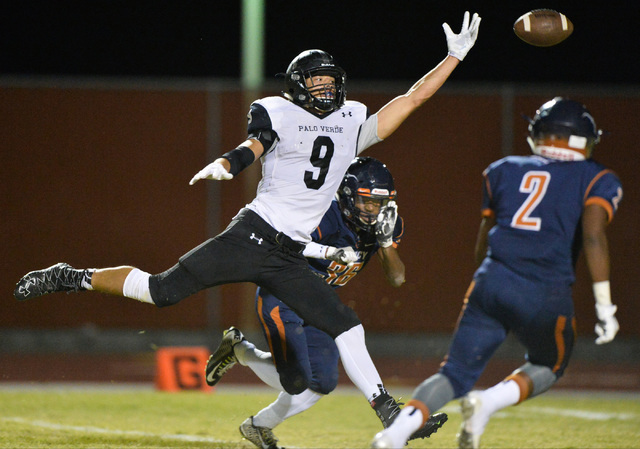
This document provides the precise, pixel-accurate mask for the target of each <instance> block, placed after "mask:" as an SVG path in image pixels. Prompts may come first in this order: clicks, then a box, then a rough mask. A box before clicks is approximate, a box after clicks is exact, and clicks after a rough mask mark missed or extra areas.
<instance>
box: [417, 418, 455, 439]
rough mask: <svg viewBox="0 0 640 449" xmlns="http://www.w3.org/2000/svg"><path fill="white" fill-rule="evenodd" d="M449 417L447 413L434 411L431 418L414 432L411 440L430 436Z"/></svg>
mask: <svg viewBox="0 0 640 449" xmlns="http://www.w3.org/2000/svg"><path fill="white" fill-rule="evenodd" d="M448 419H449V417H448V416H447V414H446V413H434V414H433V415H431V416H429V419H427V422H426V423H424V426H422V427H420V428H419V429H418V430H416V431H415V432H413V434H412V435H411V436H410V437H409V441H411V440H415V439H416V438H429V437H430V436H431V435H432V434H434V433H436V432H437V431H438V429H439V428H440V427H442V426H443V425H444V423H446V422H447V420H448Z"/></svg>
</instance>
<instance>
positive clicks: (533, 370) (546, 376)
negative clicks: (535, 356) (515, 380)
mask: <svg viewBox="0 0 640 449" xmlns="http://www.w3.org/2000/svg"><path fill="white" fill-rule="evenodd" d="M519 373H523V374H525V375H526V376H528V377H529V379H531V383H532V384H533V389H532V391H531V395H530V396H529V397H530V398H532V397H534V396H537V395H539V394H541V393H544V392H545V391H547V390H548V389H549V388H551V387H552V386H553V384H555V383H556V382H557V381H558V379H559V378H560V376H558V375H556V373H554V372H553V371H551V368H549V367H548V366H543V365H534V364H533V363H530V362H527V363H525V364H524V365H522V366H521V367H520V368H518V369H517V370H515V371H514V372H513V374H519Z"/></svg>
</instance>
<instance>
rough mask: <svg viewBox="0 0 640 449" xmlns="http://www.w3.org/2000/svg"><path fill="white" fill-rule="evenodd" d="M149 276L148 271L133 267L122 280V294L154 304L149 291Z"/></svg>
mask: <svg viewBox="0 0 640 449" xmlns="http://www.w3.org/2000/svg"><path fill="white" fill-rule="evenodd" d="M149 277H151V275H150V274H149V273H146V272H144V271H142V270H139V269H138V268H134V269H133V270H131V272H130V273H129V274H128V275H127V277H126V278H125V280H124V284H123V286H122V295H123V296H126V297H127V298H132V299H137V300H138V301H142V302H146V303H149V304H155V303H154V302H153V299H151V292H150V291H149Z"/></svg>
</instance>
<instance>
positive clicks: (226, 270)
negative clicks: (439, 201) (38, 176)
mask: <svg viewBox="0 0 640 449" xmlns="http://www.w3.org/2000/svg"><path fill="white" fill-rule="evenodd" d="M480 20H481V19H480V17H479V16H478V15H477V14H474V15H473V16H471V15H470V14H469V12H468V11H467V12H465V14H464V18H463V21H462V27H461V30H460V33H458V34H456V33H454V32H453V31H452V30H451V28H450V27H449V25H447V24H446V23H444V24H443V29H444V32H445V37H446V41H447V50H448V52H447V56H446V57H445V58H444V59H443V60H442V61H441V62H440V63H439V64H438V65H436V67H434V68H433V69H431V70H430V71H429V72H428V73H426V74H425V75H424V76H422V78H420V79H419V80H418V81H417V82H416V83H415V84H414V85H413V86H411V88H410V89H409V90H408V91H407V92H406V93H405V94H404V95H398V96H396V97H395V98H393V99H391V100H390V101H389V102H388V103H387V104H385V105H384V106H383V107H382V108H381V109H380V110H379V111H378V112H376V113H375V114H369V111H368V109H367V107H366V106H365V105H364V104H362V103H360V102H358V101H353V100H347V98H346V92H347V91H346V73H345V71H344V70H343V69H342V68H341V67H340V66H339V65H338V64H336V62H335V60H334V59H333V57H332V56H331V55H330V54H328V53H327V52H324V51H322V50H307V51H304V52H302V53H300V54H299V55H298V56H297V57H296V58H294V59H293V60H292V61H291V63H290V64H289V67H288V68H287V71H286V73H285V74H284V86H283V87H284V90H283V92H282V93H283V95H282V96H270V97H266V98H261V99H258V100H256V101H254V102H253V103H252V104H251V106H250V110H249V115H248V120H247V131H248V133H247V139H246V140H245V141H244V142H242V143H241V144H240V145H239V146H238V147H236V148H235V149H233V150H231V151H228V152H227V153H225V154H223V155H222V156H221V157H219V158H218V159H216V160H214V161H213V162H212V163H210V164H208V165H207V166H205V167H204V168H203V169H202V170H200V171H199V172H198V173H196V175H195V176H194V177H193V178H192V179H191V181H190V184H195V183H196V182H198V181H199V180H204V179H211V180H230V179H232V178H233V177H235V176H236V175H238V173H240V172H241V171H242V170H244V169H245V168H246V167H248V166H249V165H251V164H252V163H254V162H255V161H256V160H258V159H260V161H261V163H262V179H261V180H260V183H259V184H258V189H257V193H256V196H255V198H254V199H253V200H252V201H251V202H250V203H249V204H247V205H246V206H245V207H243V208H242V209H241V210H240V211H239V212H238V214H237V215H236V216H235V217H234V218H233V220H232V221H231V223H230V224H229V226H227V228H226V229H225V230H224V231H223V232H221V233H220V234H218V235H217V236H215V237H213V238H210V239H208V240H206V241H204V242H203V243H201V244H200V245H198V246H197V247H195V248H193V249H192V250H191V251H189V252H187V253H186V254H184V255H183V256H182V257H180V259H179V260H178V262H177V263H176V264H175V265H174V266H172V267H171V268H169V269H168V270H166V271H164V272H161V273H156V274H151V273H149V272H146V271H144V270H141V269H139V268H137V267H133V266H130V265H124V266H116V267H108V268H100V269H93V268H87V269H75V268H73V267H72V266H70V265H69V264H66V263H58V264H55V265H52V266H51V267H49V268H45V269H42V270H35V271H31V272H29V273H27V274H26V275H24V276H23V277H22V278H21V279H20V280H19V281H18V283H17V285H16V288H15V290H14V296H15V298H16V299H18V300H20V301H24V300H28V299H31V298H36V297H39V296H42V295H45V294H48V293H53V292H63V291H81V290H95V291H98V292H101V293H108V294H112V295H116V296H124V297H127V298H132V299H135V300H138V301H142V302H145V303H148V304H153V305H156V306H158V307H165V306H171V305H174V304H177V303H178V302H180V301H182V300H183V299H184V298H187V297H189V296H191V295H193V294H195V293H197V292H199V291H201V290H204V289H207V288H211V287H216V286H219V285H223V284H230V283H237V282H253V283H255V284H257V285H259V286H261V287H264V288H266V289H267V290H268V291H269V292H270V293H272V294H274V295H276V296H277V297H278V298H279V299H280V300H281V301H282V302H284V303H285V304H287V305H288V306H289V307H291V308H292V309H295V310H296V312H297V313H298V315H300V317H301V318H302V319H304V321H305V323H308V324H310V325H313V326H315V327H317V328H318V329H320V330H322V331H324V332H326V333H327V334H329V335H330V336H331V338H332V339H334V341H335V343H336V345H337V347H338V351H339V353H340V358H341V360H342V364H343V366H344V368H345V372H346V373H347V375H348V376H349V378H350V379H351V381H352V382H353V383H354V384H355V385H356V386H357V387H358V388H359V389H360V391H361V392H362V393H363V395H364V396H365V397H366V398H367V400H368V401H369V403H371V404H373V405H374V408H375V410H376V412H377V414H378V416H379V417H380V419H381V420H382V423H383V425H384V426H385V427H386V426H388V424H389V423H390V422H391V420H392V419H393V418H394V417H395V416H396V413H397V411H398V405H397V403H396V401H395V400H394V399H393V398H392V397H391V396H390V395H389V393H388V392H387V391H386V390H385V388H384V386H383V385H382V380H381V378H380V375H379V373H378V371H377V369H376V367H375V365H374V363H373V361H372V360H371V356H370V355H369V352H368V351H367V348H366V345H365V341H364V329H363V327H362V324H361V323H360V319H359V318H358V316H357V314H356V313H355V311H354V310H353V309H351V308H350V307H347V306H345V305H344V304H342V302H341V301H340V298H339V297H338V295H337V294H336V292H335V291H334V289H333V288H331V286H330V285H329V284H327V283H326V282H324V281H323V280H322V279H320V278H319V277H318V276H316V275H315V274H314V273H313V272H312V271H311V270H309V263H308V262H307V259H306V258H305V257H304V255H303V252H304V251H305V249H306V248H307V246H306V244H307V243H309V242H310V241H311V233H312V232H313V231H314V229H316V227H317V226H318V224H319V223H320V220H321V219H322V216H323V214H324V213H325V212H326V211H327V209H328V208H329V206H330V204H331V201H332V200H333V197H334V195H335V192H336V191H337V189H338V187H339V186H340V183H341V182H342V178H343V177H344V174H345V173H346V171H347V169H348V167H349V164H350V163H351V161H352V160H353V158H354V157H356V156H358V155H359V154H360V153H362V152H363V151H364V150H366V149H367V148H369V147H370V146H371V145H374V144H376V143H378V142H380V141H382V140H384V139H386V138H388V137H389V136H391V135H392V134H393V133H394V132H395V131H396V129H398V127H399V126H400V125H401V124H402V123H403V122H404V121H405V120H406V119H407V117H409V115H411V114H412V113H413V112H415V111H416V110H417V109H418V108H419V107H420V106H421V105H422V104H424V102H426V101H427V100H429V99H430V98H431V97H432V96H433V95H434V94H435V93H436V92H437V91H438V89H440V87H441V86H442V85H443V84H444V83H445V81H446V80H447V79H448V77H449V76H450V75H451V73H453V71H454V70H455V68H456V67H457V66H458V65H459V64H460V62H461V61H462V60H463V59H464V58H465V56H466V55H467V53H468V52H469V51H470V50H471V48H472V47H473V46H474V44H475V41H476V38H477V36H478V29H479V26H480ZM308 250H310V249H308ZM341 254H342V255H343V256H344V257H347V258H348V254H344V252H336V253H335V254H333V257H335V258H339V257H340V256H341Z"/></svg>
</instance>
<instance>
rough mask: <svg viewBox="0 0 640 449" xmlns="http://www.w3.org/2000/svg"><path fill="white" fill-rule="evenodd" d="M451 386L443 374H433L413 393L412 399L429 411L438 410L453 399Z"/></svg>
mask: <svg viewBox="0 0 640 449" xmlns="http://www.w3.org/2000/svg"><path fill="white" fill-rule="evenodd" d="M454 397H458V396H455V393H454V388H453V385H452V384H451V381H450V380H449V378H448V377H447V376H445V375H444V374H440V373H438V374H434V375H433V376H431V377H429V378H428V379H426V380H424V381H423V382H422V383H421V384H420V385H418V387H417V388H416V389H415V391H414V392H413V395H412V398H413V399H417V400H418V401H420V402H422V403H423V404H424V405H426V406H427V407H428V408H429V410H430V411H431V410H439V409H440V408H442V407H443V406H444V405H446V404H447V402H449V401H451V400H452V399H454Z"/></svg>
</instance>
